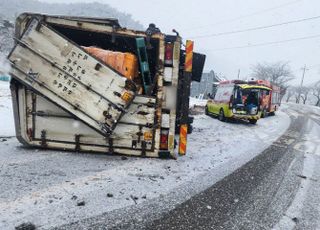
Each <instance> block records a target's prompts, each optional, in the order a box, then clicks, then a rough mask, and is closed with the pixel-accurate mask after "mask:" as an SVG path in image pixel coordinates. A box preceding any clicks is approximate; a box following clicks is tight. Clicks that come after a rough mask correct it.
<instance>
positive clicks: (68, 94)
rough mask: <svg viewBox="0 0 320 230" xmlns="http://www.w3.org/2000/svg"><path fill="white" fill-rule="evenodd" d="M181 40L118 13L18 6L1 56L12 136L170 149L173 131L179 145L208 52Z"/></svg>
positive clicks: (133, 149) (123, 150)
mask: <svg viewBox="0 0 320 230" xmlns="http://www.w3.org/2000/svg"><path fill="white" fill-rule="evenodd" d="M181 47H182V39H181V37H180V36H179V34H178V33H177V32H176V35H166V34H163V33H161V32H160V30H159V29H158V28H156V27H155V26H154V25H153V24H150V26H149V28H148V29H147V31H145V32H141V31H134V30H130V29H126V28H122V27H121V26H120V25H119V23H118V21H117V20H115V19H99V18H83V17H65V16H50V15H40V14H32V13H24V14H22V15H20V16H19V17H18V18H17V20H16V31H15V46H14V48H13V50H12V51H11V53H10V54H9V56H8V60H9V61H10V63H11V67H12V68H11V71H10V75H11V77H12V80H11V93H12V98H13V107H14V116H15V127H16V135H17V138H18V140H19V141H20V142H21V143H23V144H24V145H26V146H33V147H39V148H40V147H41V148H48V149H63V150H74V151H92V152H103V153H107V152H109V153H118V154H125V155H135V156H147V157H173V158H175V157H176V155H177V154H176V151H175V145H176V144H175V143H177V141H178V139H179V138H180V143H179V152H180V150H181V152H180V153H181V154H184V153H185V148H186V133H187V132H188V129H189V131H190V130H191V126H190V123H191V122H192V118H191V117H189V115H188V108H189V106H188V104H189V94H190V84H191V81H192V80H197V81H200V80H201V75H202V71H203V66H204V61H205V55H202V54H198V53H193V43H192V42H190V41H189V42H187V46H186V51H185V50H182V49H181ZM192 67H193V68H192ZM180 130H181V131H180ZM179 131H180V132H179ZM176 132H178V133H180V135H175V133H176Z"/></svg>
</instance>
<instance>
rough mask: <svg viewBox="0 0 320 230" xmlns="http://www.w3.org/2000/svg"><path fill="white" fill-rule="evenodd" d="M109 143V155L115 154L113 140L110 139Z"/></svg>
mask: <svg viewBox="0 0 320 230" xmlns="http://www.w3.org/2000/svg"><path fill="white" fill-rule="evenodd" d="M108 143H109V153H113V152H114V150H113V139H112V138H109V139H108Z"/></svg>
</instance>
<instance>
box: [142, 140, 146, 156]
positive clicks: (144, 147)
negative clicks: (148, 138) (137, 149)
mask: <svg viewBox="0 0 320 230" xmlns="http://www.w3.org/2000/svg"><path fill="white" fill-rule="evenodd" d="M146 147H147V143H146V142H145V141H142V142H141V156H142V157H145V156H146Z"/></svg>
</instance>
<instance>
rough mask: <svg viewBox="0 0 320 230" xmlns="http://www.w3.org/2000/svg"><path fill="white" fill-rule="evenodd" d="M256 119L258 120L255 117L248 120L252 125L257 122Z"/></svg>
mask: <svg viewBox="0 0 320 230" xmlns="http://www.w3.org/2000/svg"><path fill="white" fill-rule="evenodd" d="M257 121H258V120H256V119H250V120H249V122H250V124H253V125H255V124H256V123H257Z"/></svg>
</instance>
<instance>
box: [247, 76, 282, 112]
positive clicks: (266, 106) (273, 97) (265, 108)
mask: <svg viewBox="0 0 320 230" xmlns="http://www.w3.org/2000/svg"><path fill="white" fill-rule="evenodd" d="M249 84H255V85H262V86H266V87H268V88H269V89H270V90H261V96H260V100H261V104H260V106H261V107H260V110H261V118H263V117H265V116H267V115H272V116H273V115H275V112H276V111H277V110H278V109H279V106H280V91H281V88H280V87H279V86H276V85H274V84H272V83H271V82H269V81H267V80H252V81H249Z"/></svg>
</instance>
